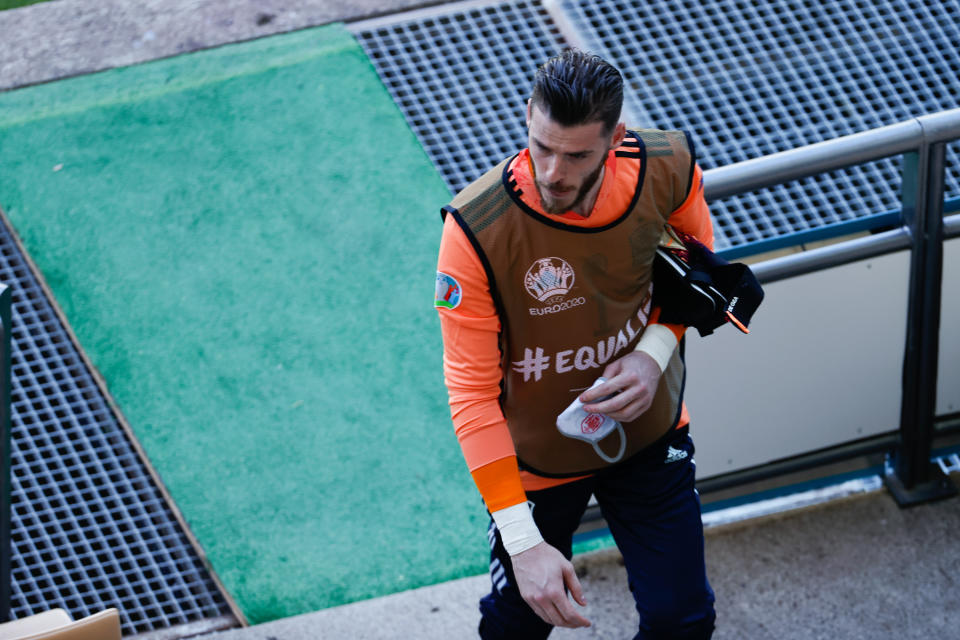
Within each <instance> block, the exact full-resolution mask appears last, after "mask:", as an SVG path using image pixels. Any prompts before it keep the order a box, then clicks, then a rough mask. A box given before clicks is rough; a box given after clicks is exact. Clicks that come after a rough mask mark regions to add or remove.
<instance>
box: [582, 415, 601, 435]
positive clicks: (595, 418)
mask: <svg viewBox="0 0 960 640" xmlns="http://www.w3.org/2000/svg"><path fill="white" fill-rule="evenodd" d="M602 424H603V416H602V415H600V414H599V413H590V414H588V415H587V417H586V418H584V419H583V421H582V422H581V423H580V431H582V432H584V433H595V432H596V430H597V429H599V428H600V425H602Z"/></svg>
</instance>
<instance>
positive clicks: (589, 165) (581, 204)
mask: <svg viewBox="0 0 960 640" xmlns="http://www.w3.org/2000/svg"><path fill="white" fill-rule="evenodd" d="M527 132H528V138H529V146H530V158H531V160H533V170H534V173H535V174H536V178H535V179H536V185H537V191H538V192H539V194H540V202H541V204H542V205H543V209H544V211H546V212H547V213H552V214H559V213H565V212H567V211H570V210H573V211H575V212H577V213H579V214H581V215H584V216H586V215H589V214H590V211H589V210H586V211H583V210H581V209H584V208H586V207H587V206H589V207H592V206H593V199H594V198H595V197H596V191H595V190H593V187H595V186H596V187H598V186H599V185H598V184H597V179H598V178H599V177H600V173H601V171H602V170H603V164H604V162H605V161H606V159H607V152H608V151H609V150H610V149H613V148H615V147H617V146H619V145H620V143H621V142H623V137H624V134H625V127H624V125H623V124H622V123H621V124H619V125H617V127H616V128H615V129H614V131H613V133H612V134H607V133H606V132H605V131H604V125H603V123H602V122H591V123H589V124H581V125H575V126H572V127H565V126H563V125H561V124H558V123H557V122H556V121H554V120H553V119H551V118H550V116H548V115H547V114H545V113H544V112H543V111H542V110H541V109H540V107H538V106H535V105H533V104H532V103H531V102H528V103H527ZM588 196H591V197H590V198H589V200H590V201H589V202H586V200H587V199H588Z"/></svg>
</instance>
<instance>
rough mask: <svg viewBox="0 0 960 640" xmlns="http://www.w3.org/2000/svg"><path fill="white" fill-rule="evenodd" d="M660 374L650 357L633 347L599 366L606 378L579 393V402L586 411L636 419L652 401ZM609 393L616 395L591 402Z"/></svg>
mask: <svg viewBox="0 0 960 640" xmlns="http://www.w3.org/2000/svg"><path fill="white" fill-rule="evenodd" d="M661 374H662V372H661V371H660V366H659V365H657V363H656V361H655V360H654V359H653V358H651V357H650V356H649V355H647V354H646V353H644V352H642V351H633V352H631V353H628V354H627V355H625V356H623V357H622V358H619V359H617V360H614V361H613V362H611V363H610V364H608V365H607V368H606V369H604V370H603V377H604V378H606V379H607V381H606V382H604V383H603V384H598V385H597V386H595V387H593V388H591V389H588V390H587V391H584V392H583V393H582V394H580V402H583V403H584V405H583V408H584V410H586V411H589V412H590V413H602V414H604V415H607V416H610V417H611V418H613V419H614V420H619V421H620V422H630V421H632V420H636V419H637V418H639V417H640V416H641V415H642V414H643V412H644V411H646V410H647V409H649V408H650V405H651V404H652V403H653V396H654V394H656V392H657V385H658V384H659V382H660V376H661ZM610 394H616V395H614V396H613V397H611V398H608V399H607V400H603V401H600V402H595V401H597V400H599V399H600V398H603V397H604V396H608V395H610ZM594 402H595V404H591V403H594Z"/></svg>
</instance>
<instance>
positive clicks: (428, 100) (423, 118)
mask: <svg viewBox="0 0 960 640" xmlns="http://www.w3.org/2000/svg"><path fill="white" fill-rule="evenodd" d="M556 3H557V6H556V8H555V10H554V15H559V17H560V20H561V21H562V22H563V23H564V24H565V25H567V24H569V25H572V29H571V30H569V31H567V30H566V29H565V34H571V35H572V36H573V38H574V39H575V40H577V42H578V44H580V45H582V46H584V47H585V48H587V49H589V50H592V51H595V52H596V53H599V54H601V55H603V56H604V57H606V58H607V59H609V60H610V61H611V62H613V63H614V64H616V65H617V66H618V67H619V68H620V69H621V70H622V71H623V72H624V76H625V78H626V79H627V91H626V96H625V98H626V104H625V108H626V112H627V113H628V114H630V116H632V118H631V124H633V125H635V126H641V127H646V126H649V127H660V128H680V129H686V130H688V131H690V132H691V134H692V136H693V138H694V141H695V143H696V145H697V150H698V154H699V158H700V161H701V164H702V165H703V166H704V167H705V168H710V167H715V166H721V165H725V164H729V163H732V162H737V161H741V160H745V159H748V158H752V157H757V156H761V155H765V154H769V153H774V152H776V151H782V150H786V149H791V148H794V147H798V146H802V145H805V144H811V143H813V142H818V141H821V140H826V139H830V138H834V137H837V136H841V135H845V134H848V133H854V132H856V131H863V130H866V129H870V128H874V127H879V126H882V125H885V124H892V123H895V122H900V121H902V120H905V119H908V118H910V117H913V116H917V115H922V114H924V113H930V112H934V111H940V110H943V109H948V108H954V107H956V106H957V105H958V102H957V98H956V96H957V95H960V48H958V47H957V43H958V42H960V9H958V2H957V0H950V1H947V2H938V3H926V2H923V1H922V0H900V1H897V2H877V1H875V0H838V1H836V2H829V3H824V2H820V0H771V1H770V2H764V3H751V2H745V1H743V0H629V1H628V0H597V1H594V0H590V1H574V0H556ZM354 31H355V33H356V35H357V38H358V40H359V41H360V42H361V44H362V45H363V47H364V49H365V50H366V51H367V53H368V54H369V56H370V58H371V59H372V60H373V62H374V64H375V66H376V68H377V70H378V72H379V73H380V75H381V77H382V78H383V80H384V82H385V84H386V85H387V87H388V88H389V90H390V91H391V93H392V94H393V96H394V99H395V100H396V102H397V104H398V105H399V106H400V108H401V110H402V111H403V112H404V113H405V114H406V116H407V118H408V121H409V122H410V124H411V126H412V127H413V129H414V131H415V132H416V134H417V135H418V136H419V138H420V140H421V142H422V143H423V145H424V147H425V148H426V150H427V152H428V153H429V154H430V156H431V158H432V159H433V160H434V162H435V164H436V165H437V167H438V169H439V170H440V173H441V175H443V177H444V179H445V180H446V181H447V184H448V186H449V187H450V188H451V190H452V191H457V190H459V189H460V188H462V187H463V186H465V185H466V184H467V183H469V182H470V181H471V180H472V179H474V178H476V177H478V176H479V175H481V174H482V173H483V171H485V170H486V169H488V168H489V167H490V166H492V165H493V164H494V163H496V162H498V161H499V160H501V159H502V158H503V157H506V156H507V155H510V154H511V153H513V152H515V151H516V150H517V149H518V148H521V147H522V146H524V145H525V141H526V140H525V132H524V129H523V119H522V108H523V100H524V99H525V98H526V96H527V92H528V90H529V85H530V81H531V79H532V75H533V71H534V70H535V68H536V66H537V65H538V64H539V63H541V62H542V61H543V60H545V59H546V58H547V57H549V56H550V55H552V54H553V53H554V52H555V51H557V50H558V49H559V48H561V47H562V46H564V44H565V41H564V38H563V35H561V33H560V31H559V29H558V28H557V25H556V23H555V21H554V20H553V19H551V17H550V15H549V14H548V13H547V11H546V10H545V9H544V8H543V6H542V5H541V4H540V3H537V2H534V1H532V0H527V1H522V2H505V3H500V4H497V5H492V6H478V5H477V4H475V3H472V4H469V5H450V6H448V7H444V8H439V9H434V10H431V11H429V12H427V13H426V14H409V15H407V16H404V17H402V18H393V19H392V20H391V21H389V22H385V23H382V24H379V25H376V26H368V25H367V24H366V23H360V24H358V25H357V26H355V28H354ZM947 156H948V157H947V161H948V165H949V171H948V176H947V196H948V197H950V198H953V197H957V196H960V162H958V156H957V145H956V144H953V145H951V146H950V147H948V154H947ZM899 184H900V164H899V160H898V159H888V160H882V161H878V162H874V163H870V164H868V165H864V166H862V167H855V168H850V169H845V170H842V171H837V172H834V173H832V174H828V175H824V176H818V177H814V178H809V179H805V180H801V181H797V182H795V183H791V184H789V185H784V186H780V187H775V188H772V189H768V190H763V191H760V192H755V193H748V194H743V195H741V196H737V197H735V198H729V199H726V200H724V201H722V202H715V203H713V204H712V206H711V210H712V212H713V214H714V218H715V221H716V233H717V247H718V248H720V249H723V248H728V247H733V246H739V245H743V244H747V243H750V242H754V241H757V240H765V239H770V238H776V237H779V236H783V235H788V234H791V233H795V232H800V231H806V230H810V229H817V228H821V227H823V226H825V225H828V224H831V223H838V222H846V221H850V220H854V219H857V218H861V217H863V216H867V215H871V214H878V213H885V212H888V211H895V210H898V209H899V208H900V202H899V195H898V188H899Z"/></svg>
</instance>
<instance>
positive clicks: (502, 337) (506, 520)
mask: <svg viewBox="0 0 960 640" xmlns="http://www.w3.org/2000/svg"><path fill="white" fill-rule="evenodd" d="M622 102H623V81H622V78H621V76H620V73H619V72H618V71H617V70H616V69H615V68H613V67H612V66H611V65H609V64H608V63H606V62H604V61H603V60H602V59H600V58H598V57H596V56H592V55H587V54H585V53H582V52H579V51H576V50H567V51H564V52H563V53H562V54H560V55H559V56H557V57H555V58H552V59H551V60H549V61H547V62H546V63H545V64H544V65H543V66H541V67H540V69H539V70H538V72H537V75H536V78H535V81H534V86H533V91H532V94H531V98H530V100H529V101H528V103H527V111H526V118H527V127H528V132H529V136H528V141H529V147H528V148H527V149H524V150H523V151H521V152H520V153H519V154H517V155H516V156H514V157H512V158H509V159H507V160H505V161H503V162H501V163H500V164H499V165H497V166H496V167H494V168H493V169H491V170H490V171H489V172H487V173H486V174H485V175H484V176H483V177H481V178H479V179H478V180H477V181H476V182H474V183H473V184H471V185H470V186H468V187H467V188H466V189H464V190H463V191H462V192H461V193H460V194H458V195H457V197H456V198H455V199H454V200H453V202H452V203H451V204H450V205H449V206H447V207H445V208H444V229H443V238H442V241H441V247H440V256H439V261H438V274H437V297H436V306H437V308H438V309H439V310H440V324H441V329H442V332H443V341H444V373H445V379H446V383H447V387H448V390H449V395H450V406H451V413H452V416H453V422H454V426H455V429H456V433H457V437H458V440H459V442H460V444H461V447H462V449H463V453H464V457H465V459H466V462H467V465H468V467H469V469H470V471H471V474H472V475H473V478H474V481H475V482H476V485H477V487H478V489H479V490H480V493H481V495H482V497H483V499H484V501H485V503H486V506H487V509H488V511H489V512H490V514H491V524H490V529H489V534H488V537H489V539H490V542H491V565H490V567H491V580H492V589H491V592H490V594H489V595H487V596H486V597H484V598H483V599H482V600H481V603H480V609H481V613H482V618H481V622H480V635H481V637H483V638H524V639H529V638H544V637H546V636H547V635H549V633H550V630H551V629H552V627H553V626H563V627H584V626H589V624H590V623H589V621H588V620H586V619H585V618H584V617H583V615H581V613H580V612H579V611H578V610H577V608H576V607H575V606H574V604H573V602H571V600H570V597H568V592H569V595H570V596H572V598H573V600H574V601H575V602H576V603H577V604H579V605H581V606H583V605H584V604H585V602H586V601H585V595H584V593H583V591H582V588H581V585H580V582H579V580H578V579H577V576H576V574H575V572H574V569H573V565H572V564H571V562H570V557H571V555H572V549H571V546H572V535H573V532H574V530H575V529H576V528H577V526H578V524H579V522H580V518H581V516H582V514H583V512H584V510H585V508H586V506H587V502H588V500H589V498H590V496H591V495H595V496H596V498H597V501H598V503H599V504H600V508H601V510H602V513H603V515H604V517H605V519H606V521H607V523H608V525H609V527H610V531H611V533H612V534H613V537H614V539H615V541H616V543H617V546H618V548H619V549H620V551H621V552H622V554H623V557H624V563H625V566H626V569H627V574H628V578H629V585H630V590H631V592H632V593H633V596H634V599H635V601H636V606H637V610H638V612H639V613H640V625H639V631H638V633H637V635H636V638H698V639H700V638H709V637H710V635H711V633H712V630H713V623H714V617H715V615H714V610H713V601H714V596H713V592H712V590H711V588H710V586H709V584H708V581H707V578H706V571H705V568H704V559H703V530H702V524H701V520H700V503H699V498H698V496H697V494H696V492H695V489H694V463H693V444H692V441H691V440H690V437H689V434H688V426H687V425H688V422H689V419H688V417H687V415H686V410H685V408H684V407H683V403H682V392H683V381H684V366H683V361H682V356H681V349H678V344H679V341H680V339H681V338H682V336H683V331H684V329H685V328H684V327H682V326H672V325H665V324H659V323H657V322H656V320H657V317H658V315H659V310H658V309H656V308H654V307H652V305H651V292H652V284H651V282H652V263H653V257H654V254H655V251H656V247H657V244H658V241H659V240H660V237H661V234H662V232H663V229H664V225H665V224H667V223H669V224H670V225H671V226H673V227H675V228H677V229H679V230H681V231H683V232H685V233H688V234H690V235H693V236H694V237H696V238H698V239H699V240H700V241H701V242H703V243H704V244H706V245H707V246H712V243H713V231H712V226H711V222H710V217H709V213H708V211H707V207H706V203H705V201H704V199H703V182H702V173H701V171H700V169H699V167H697V165H696V162H695V158H694V155H693V152H692V148H691V145H690V143H689V141H688V140H687V138H686V136H685V135H684V134H683V133H680V132H665V131H654V130H646V131H640V132H631V131H628V130H627V129H626V127H625V125H624V123H623V122H621V121H620V112H621V107H622ZM601 376H602V378H603V379H604V380H603V381H599V382H598V378H600V377H601ZM595 383H596V384H595ZM592 385H595V386H592ZM577 399H579V400H580V401H581V402H582V403H583V405H584V406H583V409H584V411H585V412H587V414H586V417H584V418H582V419H580V418H577V419H575V420H574V421H573V422H569V421H568V422H569V424H568V423H565V425H566V430H565V431H561V430H560V429H559V428H558V421H557V418H558V416H560V414H561V413H563V412H564V411H565V410H566V409H567V407H568V406H569V405H571V403H573V402H574V401H576V400H577ZM583 415H584V414H581V417H582V416H583ZM603 416H607V417H608V418H609V419H611V420H609V423H610V424H612V425H616V422H614V421H617V422H619V423H620V425H619V426H617V427H616V430H615V431H611V432H610V435H606V436H604V437H603V438H601V439H600V440H599V441H597V440H596V439H595V436H596V434H597V433H600V434H602V433H604V432H598V431H597V429H599V428H600V427H601V426H602V425H605V424H607V422H608V421H607V420H604V418H603ZM571 425H572V426H571Z"/></svg>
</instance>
